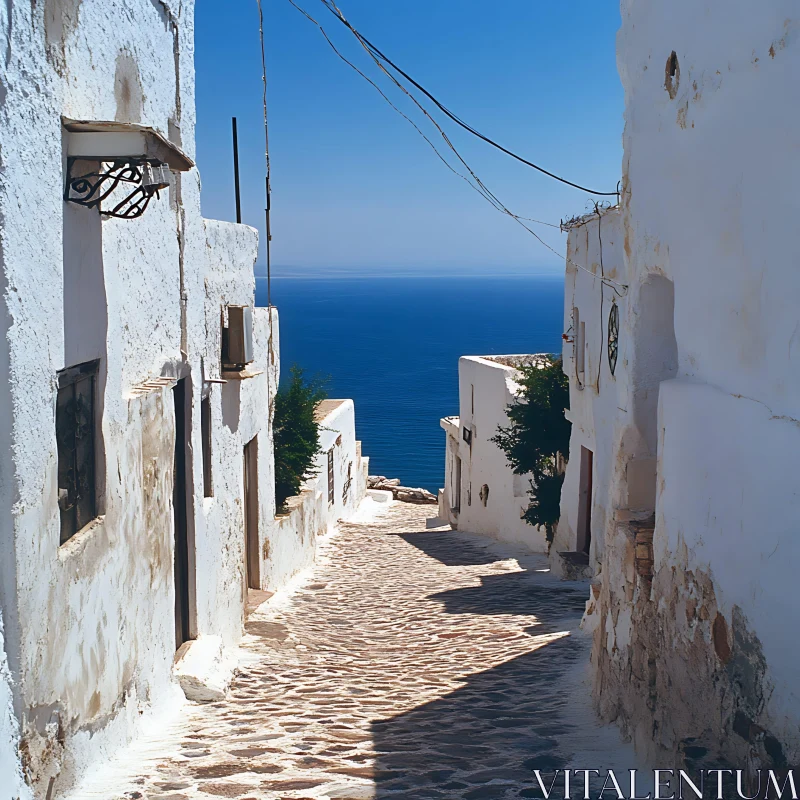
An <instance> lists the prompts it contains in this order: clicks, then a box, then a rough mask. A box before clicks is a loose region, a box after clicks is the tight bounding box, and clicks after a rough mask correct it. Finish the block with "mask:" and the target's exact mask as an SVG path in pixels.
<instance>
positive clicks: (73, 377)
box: [56, 361, 100, 544]
mask: <svg viewBox="0 0 800 800" xmlns="http://www.w3.org/2000/svg"><path fill="white" fill-rule="evenodd" d="M99 365H100V362H99V361H88V362H86V363H85V364H79V365H78V366H76V367H70V368H68V369H65V370H63V371H62V372H59V373H58V398H57V401H56V441H57V445H58V507H59V510H60V512H61V544H64V542H66V541H68V540H69V539H71V538H72V537H73V536H74V535H75V534H76V533H77V532H78V531H79V530H81V528H83V527H85V526H86V525H88V524H89V523H90V522H91V521H92V520H93V519H94V518H95V517H96V516H97V483H96V474H95V457H96V453H95V429H96V419H95V406H96V403H95V386H96V382H97V371H98V367H99Z"/></svg>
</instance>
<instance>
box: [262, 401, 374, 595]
mask: <svg viewBox="0 0 800 800" xmlns="http://www.w3.org/2000/svg"><path fill="white" fill-rule="evenodd" d="M317 419H318V421H319V423H320V425H321V428H322V429H321V431H320V447H321V451H322V452H321V454H320V455H319V456H318V457H317V460H316V467H315V469H316V475H315V476H314V477H312V478H310V479H309V480H308V481H307V482H306V484H305V486H304V487H303V490H302V492H301V493H300V494H299V495H298V496H297V497H292V498H289V500H288V501H287V513H285V514H282V515H281V516H279V517H276V518H275V520H274V522H273V523H272V524H271V525H270V526H269V529H268V534H267V539H266V545H265V546H266V549H267V552H268V557H267V559H266V561H265V570H266V574H265V576H264V588H265V589H271V590H273V591H274V590H275V589H279V588H281V587H282V586H284V585H285V584H286V583H287V582H288V581H289V580H290V579H291V578H292V577H294V576H295V575H296V574H297V573H299V572H301V571H302V570H304V569H307V568H308V567H310V566H311V565H312V564H313V563H314V558H315V556H316V552H317V543H318V540H319V537H320V536H324V535H326V534H328V533H330V532H331V531H332V530H333V529H334V528H335V526H336V524H337V523H338V522H339V521H347V520H348V519H350V517H352V516H353V514H354V513H355V512H356V510H357V509H358V507H359V505H360V504H361V501H362V500H363V499H364V497H365V496H366V493H367V476H368V473H369V459H368V458H365V457H362V455H361V442H358V441H356V426H355V406H354V404H353V401H352V400H326V401H324V404H323V406H322V407H321V408H320V410H319V412H318V415H317ZM330 450H333V454H334V484H333V497H334V502H333V503H332V504H331V503H329V502H328V499H329V495H328V455H327V454H328V451H330ZM348 475H350V476H351V478H352V480H351V484H350V490H349V492H348V493H347V496H346V498H345V495H344V487H345V482H346V481H347V478H348Z"/></svg>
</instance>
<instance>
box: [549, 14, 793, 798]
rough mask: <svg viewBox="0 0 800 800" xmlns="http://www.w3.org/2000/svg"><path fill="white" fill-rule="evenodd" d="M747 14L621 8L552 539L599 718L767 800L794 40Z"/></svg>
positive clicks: (576, 249) (570, 276) (582, 234)
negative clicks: (581, 619)
mask: <svg viewBox="0 0 800 800" xmlns="http://www.w3.org/2000/svg"><path fill="white" fill-rule="evenodd" d="M731 12H732V9H731V7H730V5H728V4H724V3H718V2H710V0H704V2H700V3H697V2H689V0H677V2H675V1H674V0H670V2H666V1H665V0H655V2H650V3H646V4H645V3H639V2H634V1H633V0H623V2H622V19H623V26H622V30H621V32H620V34H619V38H618V62H619V66H620V73H621V76H622V81H623V85H624V89H625V103H626V114H625V118H626V127H625V136H624V148H625V159H624V165H623V184H622V201H621V208H620V210H619V212H616V211H614V212H608V213H606V214H604V215H603V216H602V217H601V219H598V218H597V217H596V216H594V217H590V218H587V219H585V220H582V221H580V222H579V224H578V225H576V226H575V227H574V228H573V229H572V230H571V232H570V235H569V240H570V241H569V258H570V260H571V263H568V265H567V286H568V293H567V294H568V301H567V314H566V322H565V329H566V330H568V331H569V336H570V337H571V338H572V339H573V340H574V341H573V343H567V345H566V347H565V356H567V357H568V358H567V359H565V369H567V370H568V374H569V376H570V381H571V384H572V392H571V397H572V409H571V412H570V414H571V416H572V419H573V422H574V427H573V446H572V452H571V459H570V464H569V474H568V479H567V482H566V483H565V486H564V493H563V498H562V500H563V503H562V516H563V520H562V526H561V528H560V530H559V537H560V538H561V539H562V541H563V544H564V546H566V547H568V546H571V542H573V541H576V537H580V536H582V535H584V536H585V534H583V533H582V531H584V530H585V524H586V520H587V519H589V521H590V531H591V544H590V551H591V555H592V559H593V561H594V563H595V565H596V566H597V567H598V569H599V575H598V577H597V579H596V585H595V586H594V587H593V597H592V600H591V601H590V604H589V608H588V613H587V617H586V625H587V627H589V628H590V629H591V630H593V631H594V649H593V656H592V659H593V669H594V675H595V691H596V699H597V702H598V706H599V708H600V710H601V712H602V714H603V715H604V716H605V717H606V718H607V719H609V720H616V721H617V722H618V723H620V724H621V725H622V727H623V729H624V730H625V731H626V732H627V733H629V734H630V735H631V736H632V737H633V738H634V740H635V741H636V743H637V744H638V745H639V747H640V748H641V750H643V751H645V752H647V753H649V754H651V755H652V757H653V759H654V760H656V759H657V760H658V762H659V763H660V764H664V763H667V761H666V760H665V757H666V756H671V757H673V758H674V759H675V761H677V762H678V763H680V761H681V760H683V761H684V762H685V763H688V764H695V765H697V764H702V765H708V766H712V765H713V766H721V765H724V766H734V767H736V768H740V769H745V770H746V772H747V777H748V778H749V780H750V784H751V786H753V788H755V781H756V777H757V776H756V774H755V770H756V769H758V768H759V767H761V768H777V769H785V768H787V767H788V766H791V765H793V764H796V763H797V761H798V758H800V691H799V690H798V683H797V663H798V660H800V644H799V643H798V641H797V637H796V636H793V635H792V632H791V622H790V621H791V620H793V619H794V618H795V617H796V616H797V613H798V610H800V605H799V604H800V601H798V598H797V594H796V592H795V591H794V573H795V569H794V566H795V563H796V561H797V560H798V558H800V537H798V520H800V493H798V488H797V475H798V472H800V423H799V422H798V420H800V369H798V367H799V366H800V345H799V344H798V343H799V342H800V334H798V330H799V324H800V323H798V312H797V309H798V308H799V307H800V270H798V268H797V264H796V262H797V255H796V249H797V248H796V246H795V239H794V218H795V217H796V215H797V199H796V194H797V191H796V184H797V182H798V177H800V164H799V163H798V160H797V157H796V155H797V148H798V137H797V113H798V112H797V107H796V104H795V103H792V102H787V98H789V97H793V96H795V95H796V85H797V75H798V74H800V37H798V30H800V17H798V14H797V8H796V5H795V4H794V3H792V2H789V1H788V0H769V2H763V3H759V4H755V5H749V6H748V5H747V4H744V5H742V4H739V5H738V6H737V7H736V10H735V12H736V13H731ZM601 233H602V241H603V254H604V258H603V261H604V267H601V264H600V257H599V252H600V251H599V246H600V245H599V242H600V234H601ZM607 234H608V237H607ZM574 265H577V267H576V266H574ZM578 267H579V268H578ZM583 269H587V270H589V272H590V273H592V274H591V275H589V274H588V273H584V272H583ZM604 276H605V278H607V279H608V280H604V279H603V277H604ZM612 280H613V281H615V283H612V282H611V281H612ZM625 287H627V288H625ZM617 291H619V292H620V293H621V295H622V296H618V295H617ZM571 295H574V297H573V296H571ZM598 314H599V315H600V316H599V317H598ZM612 314H613V315H615V316H618V320H619V322H618V325H617V324H615V323H612V322H611V320H612ZM584 323H585V326H584ZM601 326H602V327H601ZM609 329H611V330H612V332H613V333H616V331H618V336H617V337H616V341H612V342H610V341H609V339H610V338H611V339H614V338H615V336H613V335H612V336H611V337H609ZM610 345H611V347H610ZM573 347H574V350H573ZM611 350H615V351H617V352H618V355H617V356H616V359H617V360H616V365H615V371H614V374H613V375H612V374H611V373H610V369H609V363H610V351H611ZM597 381H599V385H596V383H597ZM584 450H585V451H588V452H589V453H591V457H590V458H588V459H584V458H582V457H579V456H578V453H579V452H580V453H583V452H584ZM587 461H588V467H587V466H586V464H587ZM588 470H591V471H588ZM587 475H588V476H590V477H587ZM587 487H588V489H587ZM587 491H588V492H589V494H590V497H587V496H586V493H587ZM581 515H583V517H582V516H581ZM581 519H583V522H581Z"/></svg>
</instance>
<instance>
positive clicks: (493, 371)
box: [439, 355, 547, 553]
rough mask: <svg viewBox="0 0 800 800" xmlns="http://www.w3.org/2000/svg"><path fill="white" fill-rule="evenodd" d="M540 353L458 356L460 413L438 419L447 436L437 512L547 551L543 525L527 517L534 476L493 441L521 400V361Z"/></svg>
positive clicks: (460, 525) (456, 523) (460, 524)
mask: <svg viewBox="0 0 800 800" xmlns="http://www.w3.org/2000/svg"><path fill="white" fill-rule="evenodd" d="M536 359H537V356H535V355H510V356H464V357H463V358H461V359H459V362H458V388H459V416H457V417H445V418H444V419H443V420H442V421H441V423H440V424H441V426H442V428H443V429H444V431H445V433H446V437H447V439H446V448H445V486H444V488H443V489H442V490H440V492H439V517H440V518H441V519H443V520H445V521H447V522H449V523H450V525H452V527H453V528H454V529H457V530H462V531H469V532H470V533H480V534H485V535H488V536H492V537H495V538H497V539H501V540H503V541H508V542H516V543H520V544H524V545H526V546H527V547H529V548H530V549H531V550H533V551H535V552H540V553H544V552H547V537H546V534H545V532H544V530H543V529H540V528H536V527H533V526H531V525H529V524H528V523H527V522H526V521H525V520H524V519H523V515H524V513H525V511H526V510H527V508H528V506H529V504H530V500H529V496H528V493H529V491H530V487H531V482H530V477H529V476H526V475H515V474H514V472H513V470H512V469H511V467H510V466H509V464H508V461H507V460H506V455H505V453H504V452H503V451H502V450H501V449H500V448H499V447H498V446H497V445H496V444H495V443H494V442H493V441H492V439H493V438H494V437H495V436H496V435H497V433H498V429H499V428H500V427H506V426H508V425H509V424H510V420H509V418H508V414H507V409H508V406H509V405H513V404H514V403H516V402H518V395H519V391H520V386H519V384H517V382H516V380H515V377H516V376H517V374H518V373H517V367H518V366H520V365H523V364H532V363H535V362H536Z"/></svg>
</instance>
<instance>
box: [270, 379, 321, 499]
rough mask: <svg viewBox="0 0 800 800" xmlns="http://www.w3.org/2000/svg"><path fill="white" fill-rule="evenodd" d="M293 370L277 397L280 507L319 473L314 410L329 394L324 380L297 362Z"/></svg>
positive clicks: (277, 485)
mask: <svg viewBox="0 0 800 800" xmlns="http://www.w3.org/2000/svg"><path fill="white" fill-rule="evenodd" d="M290 372H291V379H290V380H289V383H288V385H282V386H281V388H280V390H279V391H278V394H277V395H276V397H275V420H274V424H273V434H274V439H275V504H276V506H277V508H278V510H279V511H284V510H285V509H286V501H287V500H288V499H289V498H290V497H293V496H294V495H297V494H299V493H300V487H301V486H302V484H303V482H304V481H306V480H308V479H309V478H313V477H314V476H315V475H316V474H317V470H316V469H315V467H314V462H315V460H316V458H317V456H318V455H319V454H320V453H321V449H320V441H319V432H320V424H319V423H318V422H317V420H316V418H315V414H316V411H317V408H318V407H319V404H320V403H321V402H322V401H323V400H324V399H325V398H326V397H327V396H328V395H327V392H326V390H325V384H326V381H325V380H323V379H320V378H315V379H312V380H307V379H306V378H305V376H304V375H303V370H302V369H300V367H298V366H297V365H296V364H295V365H294V366H293V367H292V368H291V370H290Z"/></svg>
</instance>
